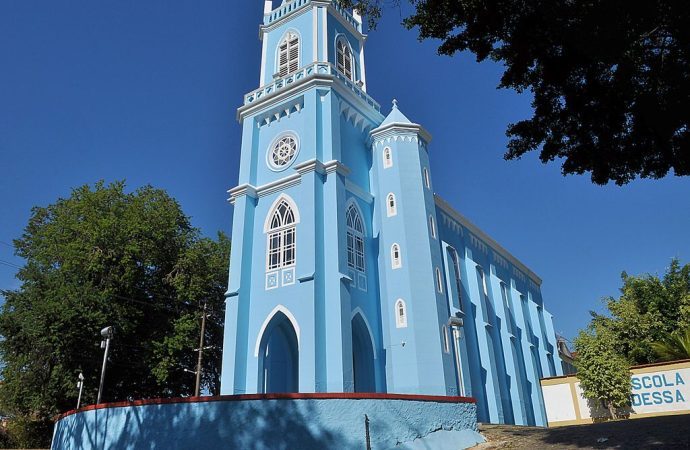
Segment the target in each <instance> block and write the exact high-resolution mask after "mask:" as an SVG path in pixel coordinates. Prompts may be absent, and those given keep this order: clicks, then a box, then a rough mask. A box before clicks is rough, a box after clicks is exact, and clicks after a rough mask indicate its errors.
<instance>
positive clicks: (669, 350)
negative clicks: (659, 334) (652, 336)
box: [652, 328, 690, 361]
mask: <svg viewBox="0 0 690 450" xmlns="http://www.w3.org/2000/svg"><path fill="white" fill-rule="evenodd" d="M652 349H653V350H654V352H655V353H656V354H657V355H658V356H659V358H661V359H662V360H664V361H675V360H679V359H690V328H686V329H685V330H677V331H675V332H673V333H671V335H670V336H669V337H668V338H666V339H665V340H663V341H661V342H653V343H652Z"/></svg>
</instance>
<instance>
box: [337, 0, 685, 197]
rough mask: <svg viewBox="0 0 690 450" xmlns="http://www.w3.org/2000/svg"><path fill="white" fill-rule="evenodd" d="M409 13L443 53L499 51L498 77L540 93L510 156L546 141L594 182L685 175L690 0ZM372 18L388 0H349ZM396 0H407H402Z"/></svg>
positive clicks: (477, 0)
mask: <svg viewBox="0 0 690 450" xmlns="http://www.w3.org/2000/svg"><path fill="white" fill-rule="evenodd" d="M409 1H410V3H411V4H412V5H413V6H414V13H413V14H412V15H411V16H410V17H407V18H406V19H405V20H404V22H403V23H404V25H406V26H407V27H408V28H416V29H417V30H418V31H419V38H420V39H435V40H440V41H441V43H440V46H439V48H438V51H439V53H440V54H444V55H453V54H454V53H456V52H458V51H465V50H469V51H471V52H473V53H474V54H475V55H476V58H477V61H484V60H486V59H490V60H493V61H496V62H499V63H500V64H501V65H503V67H505V71H504V72H503V76H502V78H501V81H500V84H499V87H501V88H510V89H515V90H516V91H518V92H523V91H529V92H531V93H532V95H533V101H532V107H533V116H532V118H531V119H527V120H522V121H520V122H517V123H514V124H511V125H509V126H508V130H507V135H508V136H509V137H510V142H509V144H508V152H507V153H506V155H505V157H506V159H517V158H520V157H521V156H523V155H524V154H526V153H527V152H530V151H534V150H539V151H540V159H541V161H542V162H544V163H547V162H549V161H554V160H558V161H559V162H561V163H562V172H563V174H564V175H566V174H583V173H590V174H591V179H592V181H593V182H594V183H597V184H606V183H608V182H610V181H613V182H615V183H617V184H619V185H621V184H625V183H628V182H629V181H631V180H632V179H634V178H636V177H638V176H639V177H645V178H660V177H663V176H665V175H666V174H668V173H669V171H673V173H674V174H675V175H677V176H687V175H690V113H689V112H688V111H690V108H689V106H690V32H689V31H688V26H687V24H688V23H690V3H688V2H687V1H683V0H650V1H642V2H630V1H624V0H593V1H587V2H582V1H571V0H535V1H529V2H525V1H519V0H506V1H494V0H409ZM341 3H343V4H344V6H348V7H349V6H354V7H356V8H358V9H359V10H360V11H363V12H364V13H365V14H366V15H368V17H369V23H370V25H371V26H374V25H375V24H376V22H377V20H378V19H379V17H380V15H381V8H382V5H383V4H384V2H383V0H342V1H341ZM395 3H398V4H399V3H400V1H399V0H398V1H396V2H395Z"/></svg>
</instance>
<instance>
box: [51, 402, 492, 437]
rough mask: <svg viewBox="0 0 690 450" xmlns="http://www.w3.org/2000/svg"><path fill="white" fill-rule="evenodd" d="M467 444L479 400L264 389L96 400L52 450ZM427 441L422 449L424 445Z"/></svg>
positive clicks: (72, 415)
mask: <svg viewBox="0 0 690 450" xmlns="http://www.w3.org/2000/svg"><path fill="white" fill-rule="evenodd" d="M367 438H368V439H369V442H370V446H371V447H370V448H372V449H389V448H410V449H411V448H426V447H427V446H426V443H431V442H434V448H439V447H438V446H439V445H441V446H442V447H446V446H447V448H456V449H459V448H467V447H471V446H473V445H475V444H477V443H479V442H483V438H482V437H481V435H479V433H477V409H476V404H475V401H474V399H472V398H466V397H440V396H438V397H437V396H420V395H395V394H349V393H344V394H265V395H231V396H221V397H195V398H182V399H157V400H145V401H137V402H127V403H110V404H101V405H97V406H96V405H93V406H88V407H85V408H82V409H80V410H79V411H70V412H68V413H66V414H64V415H63V416H61V417H60V418H59V419H58V421H57V423H56V424H55V432H54V436H53V444H52V449H53V450H57V449H86V450H88V449H98V450H102V449H125V448H126V449H271V450H273V449H319V450H321V449H339V450H340V449H358V450H361V449H366V448H367ZM420 445H421V447H420Z"/></svg>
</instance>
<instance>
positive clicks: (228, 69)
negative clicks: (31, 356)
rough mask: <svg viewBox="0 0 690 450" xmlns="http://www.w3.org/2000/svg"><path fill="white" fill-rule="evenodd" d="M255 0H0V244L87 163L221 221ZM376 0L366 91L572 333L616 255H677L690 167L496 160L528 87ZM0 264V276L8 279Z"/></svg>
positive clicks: (89, 174)
mask: <svg viewBox="0 0 690 450" xmlns="http://www.w3.org/2000/svg"><path fill="white" fill-rule="evenodd" d="M262 10H263V2H262V1H259V0H255V1H247V0H241V1H237V0H204V1H198V0H195V1H190V0H186V1H175V2H170V1H163V0H147V1H140V0H136V1H134V0H118V1H114V0H111V1H98V2H94V1H93V0H72V1H54V0H42V1H36V0H21V1H18V0H15V1H11V0H10V1H3V2H0V170H1V172H0V173H1V176H0V204H1V205H2V214H0V260H2V261H6V262H10V263H14V264H21V263H22V261H21V260H20V259H18V258H16V257H15V256H13V254H12V249H11V248H10V247H9V246H7V245H5V243H10V242H11V240H12V239H13V238H16V237H18V236H19V235H20V234H21V232H22V229H23V227H24V225H25V224H26V222H27V220H28V218H29V214H30V209H31V207H32V206H34V205H47V204H49V203H51V202H53V201H54V200H55V199H56V198H57V197H59V196H68V195H69V193H70V189H71V188H72V187H74V186H78V185H81V184H84V183H94V182H96V181H97V180H100V179H105V180H107V181H112V180H117V179H126V180H127V182H128V185H129V187H130V188H135V187H138V186H141V185H144V184H147V183H150V184H152V185H154V186H156V187H160V188H164V189H166V190H168V191H169V192H170V194H171V195H173V196H174V197H175V198H177V199H178V200H179V201H180V203H181V204H182V207H183V208H184V210H185V212H186V213H187V214H189V215H190V216H191V217H192V220H193V223H194V224H195V225H196V226H198V227H200V228H201V229H202V230H203V232H204V233H206V234H209V235H213V234H215V232H216V231H217V230H219V229H221V230H225V231H226V232H228V233H229V231H230V225H231V220H232V208H231V206H230V205H229V204H228V203H227V202H226V201H225V199H226V197H227V195H226V192H225V191H226V190H227V189H228V188H230V187H233V186H234V184H235V182H236V179H237V165H238V162H239V150H240V127H239V125H238V123H237V122H236V121H235V110H236V108H237V107H238V106H240V104H241V102H242V95H243V94H244V93H246V92H248V91H249V90H251V89H253V88H255V87H257V85H258V82H259V64H260V61H259V59H260V41H259V40H258V24H259V22H260V20H261V16H262ZM400 17H401V12H399V11H398V10H388V11H387V15H386V16H385V19H384V21H383V23H382V24H381V25H380V26H379V28H378V29H377V30H375V31H373V32H371V33H370V34H369V40H368V43H367V54H366V57H367V81H368V89H369V93H370V94H371V95H372V96H373V97H374V98H376V99H377V100H378V101H379V102H380V103H381V104H382V105H383V106H384V109H386V110H388V108H389V106H390V101H391V100H392V99H393V98H397V99H398V100H399V102H400V108H401V109H402V110H403V112H404V113H405V114H406V115H407V116H408V117H410V118H411V119H412V120H414V121H416V122H419V123H421V124H423V125H424V126H425V127H426V128H427V129H428V130H429V131H430V132H431V133H432V134H433V135H434V140H433V142H432V145H431V147H430V151H431V165H432V177H433V183H434V189H435V191H436V192H438V193H439V194H441V195H442V196H443V197H444V198H445V199H446V200H448V201H449V202H450V203H452V204H453V205H455V206H456V207H457V209H458V210H459V211H460V212H462V213H463V214H464V215H466V216H467V217H469V218H470V220H472V221H473V222H475V223H476V224H477V225H479V226H480V227H481V228H482V229H484V230H485V231H486V232H487V233H489V234H490V235H491V236H492V237H494V238H495V239H496V240H497V241H499V242H500V243H501V244H503V245H504V246H505V247H506V248H507V249H508V250H510V251H511V252H512V253H513V254H514V255H515V256H517V257H518V258H519V259H521V260H522V261H523V262H524V263H525V264H527V265H528V266H529V267H530V268H532V270H534V271H535V272H536V273H537V274H539V275H540V276H541V277H542V278H543V280H544V284H543V294H544V298H545V302H546V305H547V308H548V309H549V310H550V311H551V312H552V313H553V314H554V315H555V325H556V329H557V331H560V332H562V333H565V335H566V336H568V337H573V336H574V335H575V334H576V332H577V330H578V329H579V328H581V327H583V326H585V325H586V324H587V322H588V317H589V316H588V311H589V310H590V309H593V308H600V302H599V300H600V299H601V298H602V297H604V296H608V295H616V294H617V293H618V289H619V287H620V278H619V275H620V272H621V271H622V270H627V271H628V272H629V273H633V274H636V273H644V272H650V273H659V274H661V273H663V271H664V269H665V267H667V266H668V263H669V261H670V259H671V258H672V257H674V256H677V257H680V258H681V260H682V261H684V262H688V261H690V233H689V232H688V230H690V178H685V179H679V178H666V179H663V180H660V181H636V182H633V183H631V184H629V185H628V186H625V187H616V186H609V187H598V186H594V185H592V184H591V183H590V181H589V178H588V177H586V176H580V177H568V178H564V177H562V176H561V175H560V167H559V166H558V165H557V164H551V165H548V166H544V165H542V164H541V163H539V162H538V160H537V158H536V155H531V156H529V157H526V158H524V159H523V160H521V161H517V162H515V161H512V162H506V161H504V160H503V158H502V155H503V153H504V151H505V146H506V137H505V128H506V125H507V124H508V123H509V122H512V121H517V120H519V119H521V118H526V117H529V115H530V107H529V102H530V98H529V96H528V95H517V94H515V93H514V92H511V91H503V90H496V85H497V82H498V78H499V76H500V74H501V67H500V66H498V65H496V64H493V63H484V64H477V63H475V61H474V59H473V58H472V55H464V54H463V55H457V56H455V57H453V58H448V57H442V56H438V55H436V46H435V43H433V42H425V43H419V42H417V40H416V34H415V32H410V31H406V30H405V29H403V28H402V27H401V26H400V25H399V22H400ZM14 272H15V270H14V269H13V268H12V267H9V266H7V265H2V264H0V288H16V287H17V286H18V283H17V281H16V280H15V279H14Z"/></svg>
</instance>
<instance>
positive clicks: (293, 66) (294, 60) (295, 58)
mask: <svg viewBox="0 0 690 450" xmlns="http://www.w3.org/2000/svg"><path fill="white" fill-rule="evenodd" d="M278 66H279V72H278V73H279V75H280V76H281V77H282V76H285V75H287V74H290V73H293V72H296V71H297V69H299V36H298V35H297V33H293V32H289V33H288V34H287V35H286V36H285V38H284V39H283V41H282V42H281V43H280V51H279V61H278Z"/></svg>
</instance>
